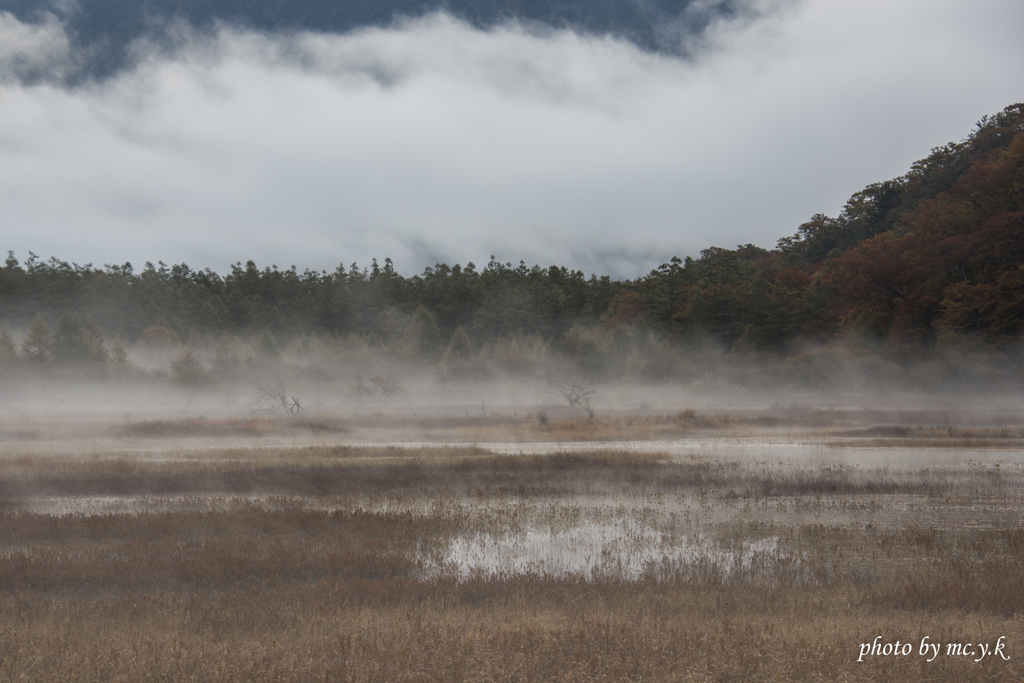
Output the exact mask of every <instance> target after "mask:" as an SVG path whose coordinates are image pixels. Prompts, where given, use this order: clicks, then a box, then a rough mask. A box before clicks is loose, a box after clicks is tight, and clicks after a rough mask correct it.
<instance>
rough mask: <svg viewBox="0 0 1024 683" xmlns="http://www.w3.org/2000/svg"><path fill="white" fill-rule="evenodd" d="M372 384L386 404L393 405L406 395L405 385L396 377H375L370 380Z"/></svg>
mask: <svg viewBox="0 0 1024 683" xmlns="http://www.w3.org/2000/svg"><path fill="white" fill-rule="evenodd" d="M370 384H372V385H373V388H374V389H376V390H377V392H378V393H380V397H381V398H382V399H383V400H384V403H391V402H392V401H394V400H395V399H396V398H398V397H399V396H401V395H402V394H404V393H405V385H404V384H402V380H400V379H398V378H397V377H395V376H394V375H374V376H373V377H371V378H370Z"/></svg>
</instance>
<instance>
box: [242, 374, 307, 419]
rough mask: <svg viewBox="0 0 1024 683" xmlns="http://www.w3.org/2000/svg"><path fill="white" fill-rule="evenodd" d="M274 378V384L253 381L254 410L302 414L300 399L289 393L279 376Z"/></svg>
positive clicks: (271, 413) (266, 413) (269, 413)
mask: <svg viewBox="0 0 1024 683" xmlns="http://www.w3.org/2000/svg"><path fill="white" fill-rule="evenodd" d="M274 380H275V381H274V384H270V383H260V382H256V381H253V383H252V384H253V387H254V389H255V396H254V397H253V410H254V411H255V412H257V413H263V414H265V415H300V414H301V413H302V411H303V407H302V404H301V403H300V402H299V399H297V398H295V397H294V396H289V395H288V393H287V392H286V391H285V389H284V382H282V381H281V379H280V378H279V377H275V378H274Z"/></svg>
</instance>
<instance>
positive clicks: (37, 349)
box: [21, 313, 52, 365]
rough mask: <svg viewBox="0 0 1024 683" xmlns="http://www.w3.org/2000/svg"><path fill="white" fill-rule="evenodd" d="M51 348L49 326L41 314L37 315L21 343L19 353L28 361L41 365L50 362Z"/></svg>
mask: <svg viewBox="0 0 1024 683" xmlns="http://www.w3.org/2000/svg"><path fill="white" fill-rule="evenodd" d="M51 347H52V343H51V336H50V326H49V325H47V324H46V319H45V318H43V314H42V313H39V314H38V315H36V317H35V319H34V320H33V321H32V324H31V325H29V328H28V332H27V333H26V334H25V340H24V341H23V342H22V343H21V352H22V354H24V356H25V358H27V359H28V360H30V361H32V362H33V363H38V364H39V365H42V364H43V363H46V362H48V361H49V360H50V358H51V352H52V349H51Z"/></svg>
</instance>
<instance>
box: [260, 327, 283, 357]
mask: <svg viewBox="0 0 1024 683" xmlns="http://www.w3.org/2000/svg"><path fill="white" fill-rule="evenodd" d="M256 355H257V356H260V357H262V358H278V357H280V355H281V349H280V348H279V347H278V345H277V340H276V339H274V333H273V332H271V331H270V330H263V331H262V332H260V336H259V337H258V338H257V339H256Z"/></svg>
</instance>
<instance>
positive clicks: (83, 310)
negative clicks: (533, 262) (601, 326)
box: [0, 253, 627, 343]
mask: <svg viewBox="0 0 1024 683" xmlns="http://www.w3.org/2000/svg"><path fill="white" fill-rule="evenodd" d="M626 286H627V285H626V283H622V282H615V281H612V280H611V279H610V278H608V277H607V276H604V277H600V278H599V277H596V276H591V277H590V278H589V279H588V278H587V277H585V276H584V274H583V273H582V272H581V271H578V270H576V271H573V270H568V269H567V268H560V267H556V266H551V267H550V268H541V267H539V266H533V267H532V268H529V267H527V266H526V265H525V264H523V263H522V262H520V264H519V266H517V267H513V266H512V265H511V264H508V263H499V262H497V261H495V260H494V259H493V258H492V259H491V261H490V262H489V263H488V264H487V265H486V267H484V269H483V270H477V268H476V266H475V265H474V264H473V263H468V264H466V266H465V267H462V266H459V265H455V266H448V265H445V264H439V265H436V266H434V267H430V268H426V269H425V270H424V271H423V273H422V274H419V275H414V276H412V277H408V278H407V277H403V276H401V275H399V274H398V273H396V272H395V270H394V267H393V265H392V263H391V260H390V259H385V261H384V264H383V265H379V264H378V263H377V261H376V260H374V261H373V263H372V265H371V266H370V267H368V268H360V267H359V266H358V265H357V264H354V263H353V264H352V265H351V266H350V267H348V268H346V267H344V266H338V268H337V269H335V270H334V271H333V272H326V271H319V272H317V271H310V270H306V271H304V272H301V273H300V272H298V271H297V270H296V269H295V268H294V267H292V268H289V269H287V270H282V269H279V268H278V267H277V266H272V267H267V268H264V269H262V270H260V269H259V268H257V266H256V264H255V263H253V262H252V261H249V262H248V263H246V264H245V265H242V264H241V263H236V264H235V265H234V266H232V267H231V272H230V273H228V274H227V275H225V276H223V277H222V276H221V275H219V274H218V273H215V272H213V271H211V270H209V269H206V270H202V271H196V270H192V269H191V268H189V267H188V266H187V265H185V264H178V265H173V266H167V265H165V264H163V263H159V264H156V265H154V264H152V263H147V264H146V265H145V267H144V268H143V269H142V270H141V271H140V272H136V271H135V270H134V268H133V267H132V265H131V264H130V263H126V264H124V265H120V266H117V265H107V266H104V267H103V268H98V267H94V266H93V265H92V264H86V265H78V264H72V263H68V262H66V261H61V260H58V259H56V258H51V259H49V260H47V261H42V260H40V259H39V258H38V257H36V256H35V255H33V254H30V255H29V257H28V259H26V261H25V263H19V261H18V260H17V258H16V257H15V255H14V254H12V253H8V257H7V260H6V263H5V265H4V267H3V268H2V269H0V320H3V321H4V323H5V324H6V325H7V326H8V327H12V328H16V327H25V326H28V325H29V324H30V323H31V322H32V321H33V319H34V318H36V317H37V316H39V315H42V316H43V318H45V319H47V320H49V321H50V323H51V324H53V322H54V321H56V320H57V319H58V318H60V316H61V314H62V313H64V312H74V313H75V314H76V315H77V316H78V317H79V318H80V319H81V320H82V321H84V322H87V324H88V325H90V326H92V327H93V328H95V329H97V330H100V331H103V332H105V333H106V334H107V335H108V336H115V335H116V336H118V337H120V338H121V339H122V340H123V341H124V342H125V343H134V342H135V341H137V340H139V339H140V338H141V337H142V336H143V334H144V332H145V331H146V330H147V329H148V328H151V327H153V326H155V325H157V323H158V321H159V323H160V326H162V327H166V328H169V329H170V330H172V331H173V332H174V333H175V334H176V335H178V336H179V337H180V338H181V339H185V340H187V339H188V338H189V337H190V336H193V335H194V334H196V333H198V334H202V335H221V334H232V335H249V334H259V333H260V332H262V331H263V330H270V331H271V332H272V333H273V334H274V335H275V336H276V337H277V338H278V339H281V340H283V341H285V342H287V341H288V340H290V339H292V338H294V337H296V336H299V335H304V334H311V333H316V332H319V333H328V334H337V335H343V336H344V335H364V336H370V337H378V338H380V339H382V340H385V341H386V340H390V339H392V338H394V337H397V336H401V335H403V334H405V332H406V331H407V329H408V327H409V326H410V325H411V324H412V322H413V318H414V316H415V314H416V312H417V311H418V310H419V309H424V310H426V311H427V312H429V316H430V318H431V320H432V322H433V324H435V325H436V326H437V329H438V331H439V334H440V335H441V336H443V337H444V338H445V339H446V340H447V339H449V338H450V337H451V336H452V335H453V334H454V332H455V330H456V329H458V328H459V327H462V328H464V329H465V330H466V331H467V332H468V333H469V334H470V336H472V337H474V338H475V339H478V340H481V341H484V340H488V339H492V338H496V337H502V336H506V335H508V334H510V333H516V332H521V333H525V334H539V335H541V336H543V337H545V338H561V337H563V336H564V335H565V334H566V333H567V332H568V330H569V329H570V328H571V327H572V326H573V325H574V324H581V325H584V326H587V327H592V326H594V325H597V324H598V323H599V322H600V321H601V317H602V315H603V314H605V313H606V311H607V310H608V308H609V306H611V305H612V303H613V302H614V301H615V300H616V298H617V297H618V295H619V294H620V293H621V292H622V291H624V289H625V288H626Z"/></svg>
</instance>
